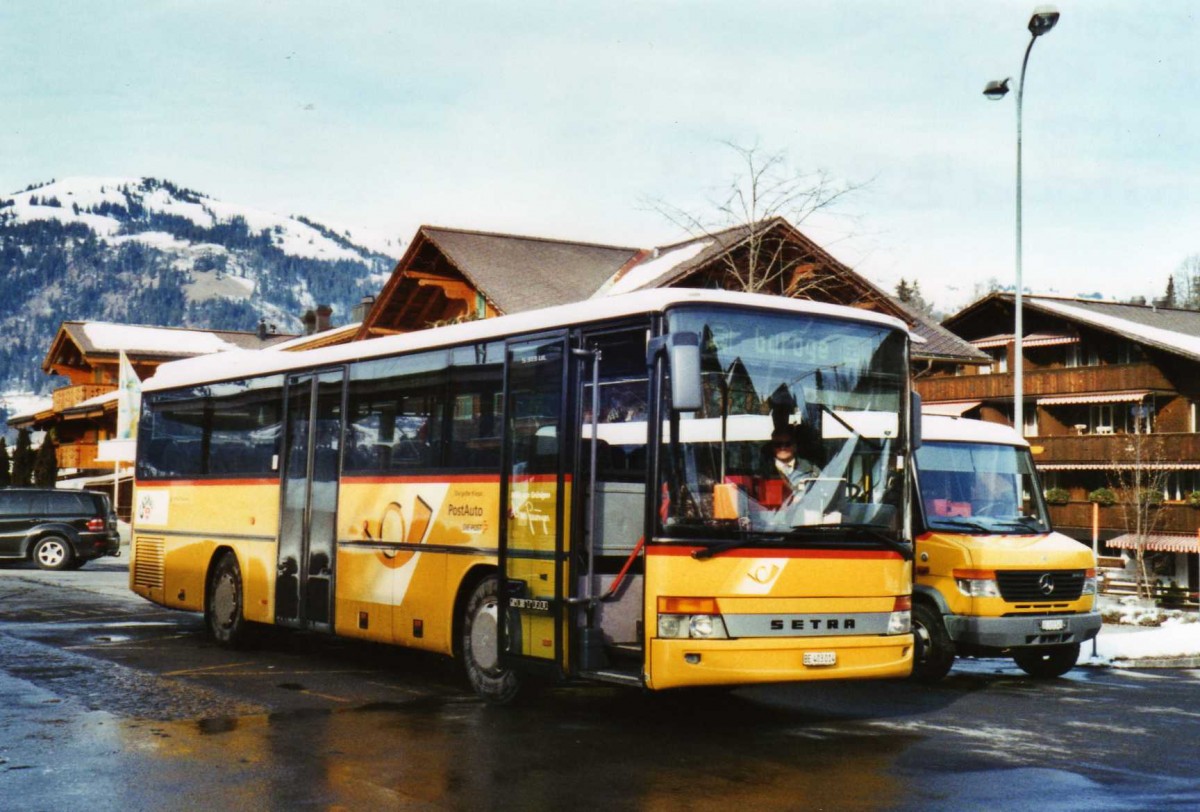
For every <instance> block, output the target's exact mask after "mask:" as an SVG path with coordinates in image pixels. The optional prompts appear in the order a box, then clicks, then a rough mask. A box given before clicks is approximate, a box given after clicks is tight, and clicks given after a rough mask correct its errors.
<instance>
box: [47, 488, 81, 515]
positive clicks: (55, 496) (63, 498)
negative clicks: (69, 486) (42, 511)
mask: <svg viewBox="0 0 1200 812" xmlns="http://www.w3.org/2000/svg"><path fill="white" fill-rule="evenodd" d="M48 497H49V500H50V505H49V507H50V509H49V511H48V512H47V515H48V516H72V515H75V514H77V513H89V512H91V508H88V507H84V504H83V499H82V498H81V497H80V495H79V494H77V493H52V494H48Z"/></svg>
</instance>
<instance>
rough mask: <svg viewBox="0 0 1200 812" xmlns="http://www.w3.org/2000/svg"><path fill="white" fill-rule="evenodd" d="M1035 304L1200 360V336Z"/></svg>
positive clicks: (1058, 305) (1077, 309) (1067, 305)
mask: <svg viewBox="0 0 1200 812" xmlns="http://www.w3.org/2000/svg"><path fill="white" fill-rule="evenodd" d="M1036 301H1037V306H1038V308H1040V309H1044V310H1049V311H1051V312H1054V313H1058V314H1059V315H1062V316H1067V317H1068V318H1072V319H1075V320H1076V321H1080V322H1084V323H1086V324H1091V325H1094V326H1096V327H1103V328H1106V329H1108V330H1112V331H1114V332H1118V333H1122V334H1124V335H1126V336H1129V337H1131V338H1141V339H1144V340H1145V341H1147V342H1150V343H1152V344H1157V345H1159V346H1163V347H1170V348H1175V349H1176V350H1182V351H1183V352H1184V353H1187V354H1188V355H1193V356H1196V357H1200V336H1197V335H1189V334H1188V333H1181V332H1178V331H1176V330H1167V329H1164V328H1162V327H1150V326H1148V325H1145V324H1138V323H1137V322H1135V321H1130V320H1129V319H1122V318H1119V317H1117V316H1109V315H1105V314H1103V313H1096V312H1094V311H1092V310H1088V309H1087V308H1084V307H1077V306H1073V305H1071V304H1070V303H1068V302H1063V301H1055V300H1053V299H1042V298H1038V299H1037V300H1036Z"/></svg>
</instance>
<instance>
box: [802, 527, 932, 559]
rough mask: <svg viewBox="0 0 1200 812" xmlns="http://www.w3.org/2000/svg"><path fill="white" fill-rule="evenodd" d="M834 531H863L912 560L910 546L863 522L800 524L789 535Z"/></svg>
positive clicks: (820, 533)
mask: <svg viewBox="0 0 1200 812" xmlns="http://www.w3.org/2000/svg"><path fill="white" fill-rule="evenodd" d="M834 533H863V534H865V535H867V536H869V537H870V538H872V539H873V540H875V541H878V542H879V543H880V544H882V545H883V546H884V547H887V548H888V549H889V550H894V551H895V552H897V553H899V554H900V556H901V557H902V558H904V560H905V561H912V558H913V551H912V546H911V545H909V544H905V543H904V542H902V541H899V540H897V539H895V538H893V537H892V536H890V535H888V534H887V533H885V532H884V531H883V530H881V529H880V528H879V527H878V526H877V525H873V524H863V523H841V524H800V525H796V526H795V527H793V528H792V532H791V535H792V536H793V537H796V536H807V535H812V536H826V535H833V534H834Z"/></svg>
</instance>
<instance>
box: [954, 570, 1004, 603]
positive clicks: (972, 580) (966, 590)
mask: <svg viewBox="0 0 1200 812" xmlns="http://www.w3.org/2000/svg"><path fill="white" fill-rule="evenodd" d="M954 582H955V583H956V584H958V591H959V592H961V593H962V594H964V595H966V596H967V597H968V598H998V597H1000V584H999V582H997V581H996V573H995V571H993V570H955V571H954Z"/></svg>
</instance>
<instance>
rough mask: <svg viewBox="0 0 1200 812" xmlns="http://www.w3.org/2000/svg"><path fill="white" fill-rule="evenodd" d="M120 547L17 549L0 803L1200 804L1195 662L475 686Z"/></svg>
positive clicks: (3, 614)
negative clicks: (144, 569)
mask: <svg viewBox="0 0 1200 812" xmlns="http://www.w3.org/2000/svg"><path fill="white" fill-rule="evenodd" d="M127 574H128V573H127V569H126V562H125V560H124V559H121V560H113V559H108V560H106V561H102V562H98V563H95V562H94V563H92V564H89V565H88V566H87V567H85V568H84V569H83V570H80V571H78V572H67V573H43V572H40V571H38V570H35V569H31V568H28V567H19V568H6V569H0V808H3V809H5V810H64V809H89V810H106V809H114V810H116V809H119V810H124V811H125V812H128V811H129V810H142V809H146V810H151V809H153V810H158V809H172V810H187V809H239V810H240V809H262V810H274V809H280V810H283V809H297V808H344V809H420V810H424V809H436V810H444V809H533V810H540V809H570V808H575V809H652V810H658V809H664V810H665V809H699V810H707V809H712V810H728V809H731V808H738V809H742V810H758V809H829V810H842V809H850V810H855V809H864V810H865V809H898V810H909V809H912V810H917V809H922V810H939V809H945V810H951V809H953V810H960V809H1014V810H1018V809H1019V810H1025V809H1039V810H1074V809H1087V810H1108V809H1196V808H1198V807H1200V770H1198V769H1197V768H1196V767H1195V764H1196V763H1197V760H1200V672H1197V671H1183V670H1176V671H1142V672H1131V671H1111V670H1078V669H1077V670H1076V671H1074V672H1072V674H1071V675H1070V676H1069V677H1068V678H1066V679H1062V680H1056V681H1053V682H1049V683H1045V682H1035V681H1032V680H1029V679H1027V678H1025V677H1024V675H1023V674H1022V672H1020V671H1019V670H1017V669H1016V668H1015V667H1014V666H1011V665H1009V664H1008V663H1007V662H1005V661H1000V660H986V661H975V662H969V663H966V664H964V665H959V666H956V668H955V671H954V672H953V673H952V674H951V676H950V678H948V679H947V680H946V681H945V682H944V683H942V684H940V685H938V686H936V687H932V688H929V687H921V686H916V685H910V684H907V683H886V682H870V683H844V684H832V683H831V684H819V683H810V684H807V685H792V686H764V687H755V688H749V689H741V690H739V691H735V692H732V693H729V694H703V695H694V696H693V695H670V694H666V695H646V694H642V693H638V692H634V691H627V690H617V689H608V688H576V687H570V688H560V689H556V690H554V691H551V692H549V694H548V695H546V696H544V697H542V698H541V699H540V700H538V701H536V702H534V703H532V704H529V705H526V706H523V707H517V708H494V707H488V706H486V705H484V704H483V703H481V702H480V701H478V700H476V699H475V698H474V696H473V695H472V694H471V693H470V692H469V690H468V689H467V688H466V687H465V685H464V684H463V682H462V680H461V679H460V678H459V676H458V673H457V671H456V670H455V669H454V668H453V666H452V665H451V664H449V663H448V662H447V661H445V660H443V659H441V658H438V657H431V656H427V655H423V654H419V653H414V652H404V651H400V650H396V649H391V648H385V647H380V646H373V645H364V644H359V643H351V642H346V641H337V640H331V639H327V638H323V637H319V636H315V635H302V634H289V633H282V632H271V633H268V634H265V635H264V636H263V638H262V640H261V641H260V646H259V647H258V648H256V649H255V650H253V651H247V652H229V651H225V650H222V649H218V648H216V647H215V646H213V645H211V644H210V643H209V642H208V640H207V639H206V638H205V636H204V634H203V628H202V622H201V619H200V617H199V616H197V615H192V614H184V613H178V612H172V611H167V610H163V609H160V608H159V607H156V606H154V605H152V604H149V603H147V602H145V601H143V600H142V599H140V598H138V597H136V596H134V595H132V593H129V592H128V590H127V588H126V579H127Z"/></svg>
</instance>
